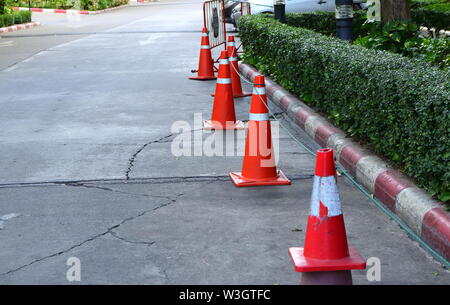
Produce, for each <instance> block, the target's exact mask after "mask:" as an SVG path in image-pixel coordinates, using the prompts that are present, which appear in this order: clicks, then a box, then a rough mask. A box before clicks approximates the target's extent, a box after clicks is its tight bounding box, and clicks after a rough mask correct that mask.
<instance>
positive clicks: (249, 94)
mask: <svg viewBox="0 0 450 305" xmlns="http://www.w3.org/2000/svg"><path fill="white" fill-rule="evenodd" d="M252 95H253V93H251V92H242V93H241V94H237V95H234V96H233V97H234V98H241V97H246V96H252Z"/></svg>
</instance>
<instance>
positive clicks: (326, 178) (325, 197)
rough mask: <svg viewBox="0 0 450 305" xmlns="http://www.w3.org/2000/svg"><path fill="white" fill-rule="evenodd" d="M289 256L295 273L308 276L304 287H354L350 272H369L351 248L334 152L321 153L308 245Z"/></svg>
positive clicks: (307, 232)
mask: <svg viewBox="0 0 450 305" xmlns="http://www.w3.org/2000/svg"><path fill="white" fill-rule="evenodd" d="M289 255H290V256H291V258H292V261H293V262H294V266H295V270H296V271H297V272H304V273H303V274H302V283H303V284H352V279H351V272H350V270H353V269H365V268H366V263H365V261H364V259H363V258H362V257H361V256H360V255H359V254H358V251H357V250H356V249H354V248H351V247H350V248H349V247H348V244H347V236H346V232H345V224H344V216H343V214H342V210H341V202H340V199H339V191H338V188H337V184H336V169H335V164H334V159H333V150H332V149H329V148H325V149H320V150H319V151H318V152H317V159H316V170H315V177H314V185H313V191H312V196H311V209H310V213H309V216H308V225H307V228H306V238H305V245H304V248H290V249H289Z"/></svg>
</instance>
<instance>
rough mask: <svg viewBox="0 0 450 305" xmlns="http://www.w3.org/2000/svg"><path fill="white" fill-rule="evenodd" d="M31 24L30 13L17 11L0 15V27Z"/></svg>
mask: <svg viewBox="0 0 450 305" xmlns="http://www.w3.org/2000/svg"><path fill="white" fill-rule="evenodd" d="M27 22H31V12H29V11H19V12H12V13H10V14H3V15H0V27H6V26H10V25H14V24H21V23H27Z"/></svg>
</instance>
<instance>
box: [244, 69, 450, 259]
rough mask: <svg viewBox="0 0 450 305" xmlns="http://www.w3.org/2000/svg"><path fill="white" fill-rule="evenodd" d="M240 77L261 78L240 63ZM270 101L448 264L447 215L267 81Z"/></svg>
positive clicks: (449, 231)
mask: <svg viewBox="0 0 450 305" xmlns="http://www.w3.org/2000/svg"><path fill="white" fill-rule="evenodd" d="M239 68H240V70H241V73H242V74H243V75H244V76H245V77H246V78H247V79H249V80H251V81H252V80H253V78H254V77H255V76H256V75H258V74H260V73H259V72H258V71H257V70H256V69H255V68H253V67H252V66H250V65H247V64H243V63H240V64H239ZM266 92H267V96H268V97H269V98H270V100H271V101H272V102H273V103H275V104H276V105H277V106H279V107H280V108H282V109H283V110H284V111H285V112H286V114H287V115H288V117H289V118H291V119H292V120H293V121H294V122H295V123H296V124H297V125H298V126H299V127H300V128H302V129H304V130H305V132H306V133H307V134H308V135H309V136H310V137H311V138H313V139H314V140H315V141H316V142H317V143H318V144H319V145H321V146H322V147H324V146H326V147H330V148H333V149H334V151H335V156H334V157H335V159H336V161H337V162H339V164H341V165H342V166H343V167H344V168H345V169H346V170H347V171H348V172H349V173H350V174H351V175H352V176H353V177H354V178H355V180H356V181H357V182H358V183H360V184H361V185H363V186H364V187H365V188H366V189H367V190H368V191H369V192H371V193H372V194H373V196H374V197H376V198H377V199H378V200H379V201H380V202H382V203H383V204H384V205H385V206H386V207H387V208H389V209H390V210H391V211H392V212H394V213H395V214H396V215H397V216H398V217H399V218H400V219H401V220H402V221H403V222H404V223H405V224H406V225H408V226H409V227H410V228H411V229H412V230H413V231H414V232H415V233H416V234H417V235H418V236H420V237H421V238H422V239H423V240H424V241H425V242H426V243H427V244H428V245H429V246H431V247H432V248H433V249H434V250H436V251H437V252H438V253H440V254H441V255H442V256H443V257H444V258H445V259H447V260H450V214H449V213H448V212H446V211H445V210H444V209H443V206H442V204H440V203H439V201H437V200H434V199H432V198H431V197H430V196H429V195H428V194H427V193H426V192H425V191H423V190H422V189H420V188H418V187H417V186H416V185H415V184H414V183H413V182H412V181H411V180H409V179H408V178H406V177H405V176H404V175H403V174H401V173H400V172H398V171H396V170H394V169H392V168H391V167H389V165H388V164H386V163H385V162H384V161H383V160H381V159H380V158H379V157H377V156H376V155H375V154H373V153H371V152H370V151H368V150H366V149H364V148H362V147H361V146H360V145H358V144H357V143H355V142H353V141H352V140H351V139H350V138H347V137H346V136H345V133H344V132H343V131H342V130H340V129H338V128H336V127H334V126H333V125H332V124H330V123H328V121H327V120H326V119H325V118H323V117H322V116H321V115H319V114H318V113H317V112H315V111H314V110H312V109H311V108H310V107H308V106H307V105H305V104H304V103H303V102H301V101H300V100H299V99H297V98H296V97H294V96H293V95H292V94H290V93H289V92H288V91H287V90H285V89H284V88H282V87H281V86H279V85H278V84H276V83H275V82H273V81H272V80H271V79H270V78H268V77H266Z"/></svg>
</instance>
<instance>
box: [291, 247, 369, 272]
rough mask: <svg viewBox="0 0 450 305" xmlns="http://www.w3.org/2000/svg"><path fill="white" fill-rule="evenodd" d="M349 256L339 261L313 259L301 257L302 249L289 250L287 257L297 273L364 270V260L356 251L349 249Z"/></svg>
mask: <svg viewBox="0 0 450 305" xmlns="http://www.w3.org/2000/svg"><path fill="white" fill-rule="evenodd" d="M348 250H349V256H347V257H344V258H341V259H330V260H325V259H315V258H307V257H305V256H304V255H303V248H289V255H290V257H291V259H292V262H293V263H294V267H295V271H297V272H317V271H339V270H359V269H366V262H365V260H364V259H363V258H362V257H361V255H359V253H358V250H356V249H355V248H352V247H349V248H348Z"/></svg>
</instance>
